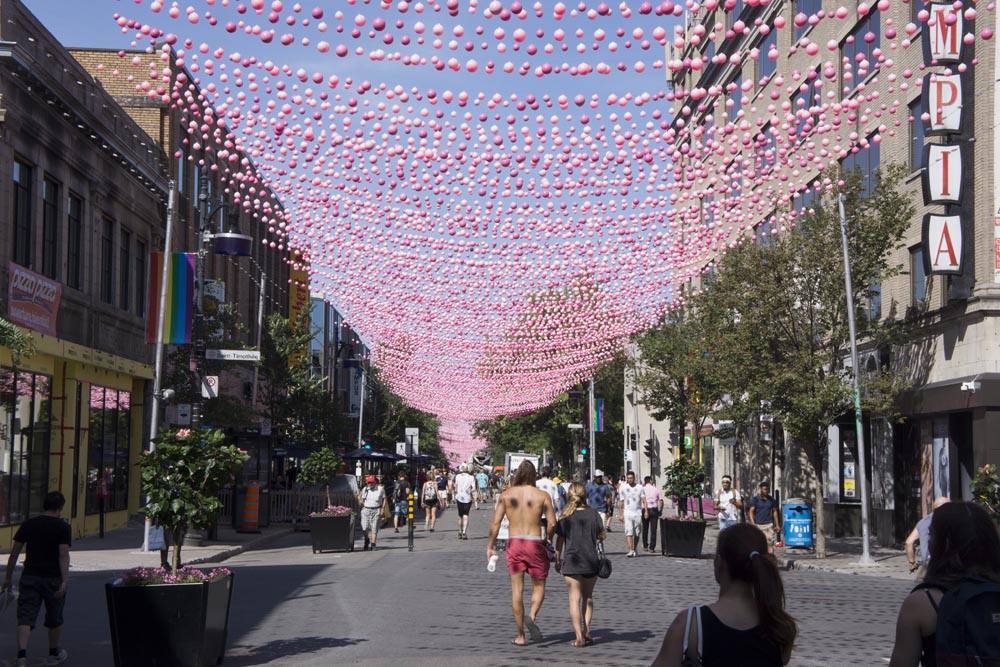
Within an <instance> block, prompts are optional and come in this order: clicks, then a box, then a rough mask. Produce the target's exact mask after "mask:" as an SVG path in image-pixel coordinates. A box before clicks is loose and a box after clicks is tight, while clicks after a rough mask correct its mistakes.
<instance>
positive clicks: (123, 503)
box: [87, 385, 131, 514]
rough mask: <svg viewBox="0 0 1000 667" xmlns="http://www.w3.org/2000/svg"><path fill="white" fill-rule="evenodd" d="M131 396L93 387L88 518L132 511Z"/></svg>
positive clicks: (121, 392)
mask: <svg viewBox="0 0 1000 667" xmlns="http://www.w3.org/2000/svg"><path fill="white" fill-rule="evenodd" d="M130 421H131V394H129V392H127V391H118V390H116V389H108V388H106V387H99V386H97V385H92V386H91V388H90V427H89V429H88V431H87V514H96V513H98V512H100V511H101V500H102V499H103V501H104V511H106V512H114V511H117V510H124V509H127V508H128V452H129V435H130Z"/></svg>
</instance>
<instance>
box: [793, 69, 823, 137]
mask: <svg viewBox="0 0 1000 667" xmlns="http://www.w3.org/2000/svg"><path fill="white" fill-rule="evenodd" d="M817 78H819V73H818V72H817V71H816V69H812V70H810V71H809V72H808V73H807V74H806V76H805V81H803V82H802V83H801V84H800V85H799V92H798V93H796V94H795V97H793V98H792V106H793V107H794V109H795V117H796V119H797V121H796V129H795V134H796V138H797V139H799V140H801V139H803V138H804V137H806V136H808V135H809V134H811V133H812V131H813V129H814V128H815V127H816V115H817V114H819V113H820V109H821V107H822V102H821V100H819V99H817V97H818V96H819V94H820V89H817V88H816V79H817Z"/></svg>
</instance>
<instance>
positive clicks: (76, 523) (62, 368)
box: [0, 334, 152, 548]
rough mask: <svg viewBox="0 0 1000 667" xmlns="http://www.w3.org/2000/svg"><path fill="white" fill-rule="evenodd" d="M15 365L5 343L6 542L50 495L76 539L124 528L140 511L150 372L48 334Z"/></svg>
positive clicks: (2, 519) (0, 531) (0, 424)
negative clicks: (62, 502) (138, 466)
mask: <svg viewBox="0 0 1000 667" xmlns="http://www.w3.org/2000/svg"><path fill="white" fill-rule="evenodd" d="M34 338H35V346H36V352H35V353H34V354H33V355H31V356H30V357H29V358H27V359H24V360H22V361H21V363H20V364H19V365H18V367H17V368H15V367H14V365H13V364H12V363H11V358H10V356H9V354H8V352H7V350H6V349H0V548H8V547H9V546H10V544H11V541H12V539H13V535H14V533H15V532H16V530H17V526H18V524H20V523H21V522H22V521H24V520H25V519H27V518H29V517H31V516H34V515H36V514H38V513H40V512H41V511H42V500H43V499H44V497H45V494H46V493H47V492H48V491H50V490H54V489H58V490H60V491H62V492H63V494H64V495H65V496H66V508H65V510H64V513H63V516H64V517H65V518H66V519H67V520H68V521H69V522H70V525H71V526H72V529H73V536H74V537H80V536H83V535H95V534H97V533H98V532H99V530H100V526H101V521H102V519H103V522H104V527H105V530H113V529H115V528H121V527H124V526H125V524H126V521H127V519H128V515H129V514H132V513H135V512H137V511H138V509H139V479H138V475H137V474H135V463H136V462H137V461H138V457H139V452H140V451H141V448H142V443H143V442H144V441H145V438H144V435H143V421H144V418H143V401H142V398H143V391H144V387H145V385H146V382H147V380H149V379H150V378H151V377H152V368H151V367H149V366H148V365H145V364H140V363H137V362H134V361H129V360H126V359H122V358H120V357H116V356H114V355H109V354H105V353H101V352H97V351H95V350H91V349H88V348H84V347H82V346H79V345H75V344H72V343H67V342H64V341H60V340H58V339H56V338H53V337H51V336H44V335H39V334H34Z"/></svg>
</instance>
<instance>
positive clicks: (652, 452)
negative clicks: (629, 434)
mask: <svg viewBox="0 0 1000 667" xmlns="http://www.w3.org/2000/svg"><path fill="white" fill-rule="evenodd" d="M645 451H646V456H648V457H649V460H650V461H652V460H653V459H654V458H656V443H655V442H654V441H653V439H652V438H649V439H648V440H646V449H645Z"/></svg>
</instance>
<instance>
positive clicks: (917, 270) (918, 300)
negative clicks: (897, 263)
mask: <svg viewBox="0 0 1000 667" xmlns="http://www.w3.org/2000/svg"><path fill="white" fill-rule="evenodd" d="M925 301H927V274H926V273H924V249H923V247H922V246H919V245H915V246H913V247H912V248H910V303H911V304H913V305H914V306H918V305H921V304H923V303H924V302H925Z"/></svg>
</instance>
